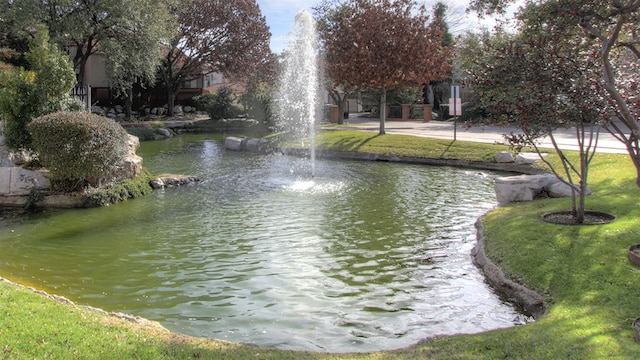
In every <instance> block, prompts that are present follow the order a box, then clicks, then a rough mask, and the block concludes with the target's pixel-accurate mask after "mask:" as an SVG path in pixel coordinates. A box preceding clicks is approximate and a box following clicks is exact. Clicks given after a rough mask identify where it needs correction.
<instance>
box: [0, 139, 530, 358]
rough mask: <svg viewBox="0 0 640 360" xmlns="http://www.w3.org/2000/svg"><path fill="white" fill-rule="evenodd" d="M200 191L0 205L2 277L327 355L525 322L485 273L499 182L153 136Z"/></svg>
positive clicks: (158, 166)
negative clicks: (70, 204)
mask: <svg viewBox="0 0 640 360" xmlns="http://www.w3.org/2000/svg"><path fill="white" fill-rule="evenodd" d="M138 153H139V154H140V155H142V156H143V157H144V159H145V166H146V167H147V168H148V169H150V170H151V171H152V172H153V173H156V174H159V173H183V174H189V175H197V176H199V177H200V178H201V179H202V181H201V182H200V183H198V184H195V185H190V186H185V187H181V188H172V189H166V190H162V191H156V192H154V193H153V194H152V195H150V196H147V197H144V198H141V199H136V200H132V201H127V202H124V203H121V204H117V205H113V206H109V207H104V208H96V209H85V210H65V211H54V210H47V211H44V212H40V213H33V214H15V213H13V212H8V211H4V212H0V248H1V249H2V251H1V252H0V276H4V277H6V278H8V279H10V280H13V281H16V282H19V283H23V284H26V285H30V286H34V287H36V288H39V289H42V290H45V291H47V292H50V293H54V294H57V295H62V296H65V297H67V298H69V299H71V300H73V301H75V302H77V303H79V304H86V305H91V306H94V307H99V308H102V309H105V310H108V311H118V312H124V313H129V314H135V315H138V316H142V317H145V318H148V319H151V320H155V321H159V322H160V323H161V324H162V325H163V326H165V327H166V328H168V329H170V330H172V331H176V332H180V333H184V334H189V335H195V336H201V337H209V338H218V339H223V340H229V341H234V342H246V343H253V344H257V345H259V346H266V347H274V348H281V349H294V350H302V349H304V350H315V351H331V352H346V351H373V350H383V349H396V348H401V347H405V346H408V345H412V344H415V343H417V342H418V341H420V340H422V339H424V338H426V337H430V336H434V335H445V334H457V333H475V332H481V331H486V330H490V329H495V328H502V327H509V326H513V325H516V324H521V323H523V322H524V321H525V317H524V316H523V315H521V314H520V313H519V312H518V311H517V310H516V309H515V308H514V307H513V306H512V305H511V304H509V303H507V302H505V301H503V300H502V299H500V298H499V297H498V296H497V295H496V294H494V293H493V291H492V290H491V289H490V288H489V287H488V286H487V285H486V284H485V283H484V281H483V280H484V279H483V276H482V275H481V274H480V273H479V271H478V269H477V268H476V267H475V266H474V265H473V264H472V262H471V257H470V254H469V253H470V251H471V249H472V247H473V246H474V244H475V228H474V222H475V220H476V218H477V217H478V216H480V215H482V214H483V213H484V212H486V211H487V210H489V209H491V208H492V207H494V206H495V205H496V200H495V195H494V193H493V179H494V178H495V177H496V176H498V174H495V173H491V172H478V171H477V170H462V169H454V168H448V167H428V166H417V165H406V164H396V163H382V162H358V161H329V160H318V161H316V164H315V168H316V171H315V172H316V176H315V177H310V176H308V175H306V174H308V173H309V172H308V168H309V161H308V160H307V159H300V158H292V157H287V156H280V155H267V156H263V155H254V154H248V153H240V152H232V151H228V150H225V149H224V148H223V146H222V141H221V139H220V138H216V137H212V136H210V135H181V136H179V137H176V138H174V139H171V140H167V141H157V142H147V143H143V144H142V147H141V149H140V150H139V152H138Z"/></svg>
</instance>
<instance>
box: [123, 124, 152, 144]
mask: <svg viewBox="0 0 640 360" xmlns="http://www.w3.org/2000/svg"><path fill="white" fill-rule="evenodd" d="M126 130H127V132H128V133H129V134H131V135H134V136H137V137H138V139H139V140H140V141H150V140H155V139H156V132H155V130H153V129H148V128H143V127H128V128H126Z"/></svg>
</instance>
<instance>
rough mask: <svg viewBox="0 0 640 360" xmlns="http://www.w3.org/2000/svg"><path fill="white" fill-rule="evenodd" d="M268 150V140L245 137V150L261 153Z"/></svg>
mask: <svg viewBox="0 0 640 360" xmlns="http://www.w3.org/2000/svg"><path fill="white" fill-rule="evenodd" d="M269 150H270V148H269V141H267V140H266V139H256V138H249V139H247V143H246V145H245V151H249V152H254V153H259V154H263V153H267V152H269Z"/></svg>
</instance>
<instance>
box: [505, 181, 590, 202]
mask: <svg viewBox="0 0 640 360" xmlns="http://www.w3.org/2000/svg"><path fill="white" fill-rule="evenodd" d="M495 191H496V198H497V200H498V203H499V204H500V205H505V204H508V203H510V202H516V201H530V200H534V199H535V198H537V197H540V196H541V195H542V194H543V193H544V194H545V195H546V196H548V197H554V198H557V197H570V196H571V187H570V186H569V185H567V184H565V183H563V182H562V181H560V179H558V177H556V176H555V175H553V174H543V175H519V176H508V177H500V178H497V179H496V181H495ZM589 194H591V190H589V189H587V195H589Z"/></svg>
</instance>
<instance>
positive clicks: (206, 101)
mask: <svg viewBox="0 0 640 360" xmlns="http://www.w3.org/2000/svg"><path fill="white" fill-rule="evenodd" d="M215 99H216V94H202V95H197V96H194V97H193V98H191V104H192V105H193V106H194V107H195V108H196V110H198V111H207V109H208V108H209V106H211V105H213V103H214V102H215Z"/></svg>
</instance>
